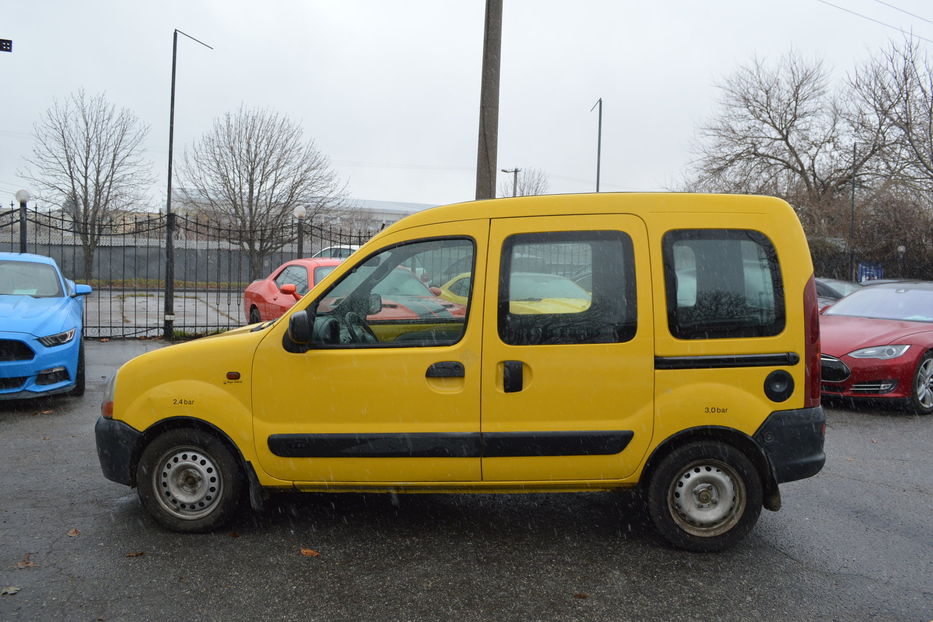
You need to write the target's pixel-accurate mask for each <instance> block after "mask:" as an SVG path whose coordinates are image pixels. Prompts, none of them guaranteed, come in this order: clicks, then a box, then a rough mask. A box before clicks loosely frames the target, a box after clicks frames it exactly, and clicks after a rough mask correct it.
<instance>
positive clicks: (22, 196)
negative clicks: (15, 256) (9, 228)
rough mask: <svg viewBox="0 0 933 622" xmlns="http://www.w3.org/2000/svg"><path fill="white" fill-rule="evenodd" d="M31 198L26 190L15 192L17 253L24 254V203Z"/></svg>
mask: <svg viewBox="0 0 933 622" xmlns="http://www.w3.org/2000/svg"><path fill="white" fill-rule="evenodd" d="M31 198H32V197H31V196H30V195H29V192H28V191H26V190H17V191H16V200H17V201H18V202H19V252H21V253H25V252H26V251H27V250H28V249H27V248H26V202H27V201H29V199H31Z"/></svg>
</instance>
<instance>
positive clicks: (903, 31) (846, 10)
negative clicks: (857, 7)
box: [816, 0, 933, 43]
mask: <svg viewBox="0 0 933 622" xmlns="http://www.w3.org/2000/svg"><path fill="white" fill-rule="evenodd" d="M816 1H817V2H819V3H821V4H825V5H827V6H831V7H833V8H834V9H839V10H840V11H845V12H846V13H851V14H852V15H855V16H856V17H861V18H862V19H867V20H868V21H870V22H874V23H876V24H880V25H881V26H884V27H885V28H890V29H891V30H896V31H898V32H899V33H901V34H902V35H907V36H908V37H914V38H916V39H920V40H922V41H926V42H927V43H933V39H927V38H926V37H921V36H920V35H915V34H914V33H912V32H907V31H906V30H904V29H903V28H899V27H897V26H892V25H891V24H886V23H884V22H882V21H879V20H877V19H875V18H874V17H868V16H867V15H863V14H861V13H856V12H855V11H852V10H850V9H847V8H845V7H841V6H839V5H838V4H833V3H832V2H827V1H826V0H816ZM876 1H878V0H876Z"/></svg>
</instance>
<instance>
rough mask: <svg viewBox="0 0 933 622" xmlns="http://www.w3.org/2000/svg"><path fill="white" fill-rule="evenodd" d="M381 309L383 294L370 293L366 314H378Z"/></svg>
mask: <svg viewBox="0 0 933 622" xmlns="http://www.w3.org/2000/svg"><path fill="white" fill-rule="evenodd" d="M380 311H382V296H380V295H379V294H370V295H369V309H367V310H366V315H376V314H377V313H379V312H380Z"/></svg>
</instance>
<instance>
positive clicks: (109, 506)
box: [0, 341, 933, 622]
mask: <svg viewBox="0 0 933 622" xmlns="http://www.w3.org/2000/svg"><path fill="white" fill-rule="evenodd" d="M160 345H161V344H160V343H159V342H153V341H127V342H122V341H112V342H109V343H99V342H89V343H88V346H87V353H88V379H89V382H88V391H87V394H86V395H85V396H84V397H83V398H71V397H57V398H49V399H44V400H38V401H31V402H18V403H11V402H0V591H7V592H12V591H15V592H16V593H14V594H8V595H0V620H2V621H4V622H5V621H9V620H88V621H95V620H257V619H266V620H451V619H456V620H459V621H465V620H574V621H576V620H645V619H658V620H703V621H706V620H749V619H762V620H866V619H873V620H898V621H902V620H918V621H920V620H922V621H924V622H926V621H929V620H931V619H933V451H931V450H933V417H925V418H917V417H914V416H909V415H905V414H903V413H887V412H882V411H878V410H867V409H861V410H856V411H850V410H843V409H839V408H829V409H827V416H828V432H827V442H826V448H827V455H828V461H827V465H826V467H825V468H824V470H823V471H822V472H821V473H820V474H819V475H817V476H816V477H814V478H811V479H807V480H803V481H799V482H793V483H790V484H785V485H783V486H782V487H781V489H782V494H783V501H784V508H783V509H782V510H781V511H780V512H777V513H772V512H768V511H764V512H762V516H761V519H760V520H759V522H758V525H757V527H756V528H755V529H754V530H753V531H752V533H751V535H750V536H749V537H748V538H747V539H746V540H745V541H744V542H742V543H741V544H739V546H737V547H736V548H734V549H732V550H730V551H727V552H725V553H721V554H716V555H700V554H691V553H685V552H681V551H677V550H673V549H671V548H669V547H668V546H666V545H665V544H664V543H663V541H662V540H661V539H660V537H659V536H657V535H656V534H655V532H654V531H653V529H652V527H651V525H650V523H649V522H648V519H647V518H646V516H645V514H644V510H643V508H642V507H641V505H640V503H639V502H638V500H637V499H636V498H635V497H634V496H633V495H630V494H622V493H590V494H575V495H537V494H535V495H504V496H493V495H475V496H469V495H451V496H445V495H435V494H431V495H409V496H398V497H394V496H390V495H376V494H371V495H362V494H332V495H324V494H314V495H297V494H296V495H283V496H279V497H276V498H275V500H274V502H273V503H272V504H271V505H270V507H269V508H268V509H267V510H266V511H265V512H264V513H262V514H259V515H256V514H253V513H252V512H250V511H249V510H246V511H244V512H243V513H242V514H241V515H240V516H239V517H238V518H237V519H236V520H235V521H234V522H233V524H231V525H230V526H229V527H227V528H226V529H224V530H223V531H220V532H218V533H214V534H209V535H179V534H174V533H170V532H166V531H163V530H162V529H161V528H159V527H158V526H157V525H156V524H155V523H154V521H152V520H151V519H149V517H148V516H147V515H146V514H145V513H144V512H143V510H142V508H141V506H140V504H139V502H138V500H137V497H136V494H135V490H131V489H129V488H127V487H124V486H121V485H119V484H115V483H112V482H109V481H107V480H105V479H104V478H103V476H102V475H101V472H100V467H99V464H98V461H97V455H96V451H95V447H94V434H93V426H94V422H95V420H96V419H97V415H98V405H99V401H100V392H101V389H102V386H103V383H104V380H105V379H106V377H108V376H109V374H110V373H112V371H113V370H114V369H115V368H116V366H117V365H119V364H120V363H122V362H123V361H125V360H127V359H128V358H130V357H131V356H133V355H135V354H137V353H139V352H142V351H144V350H145V349H151V348H155V347H160ZM302 549H305V550H306V553H307V554H302ZM313 553H316V555H314V554H313ZM10 588H18V590H15V589H10Z"/></svg>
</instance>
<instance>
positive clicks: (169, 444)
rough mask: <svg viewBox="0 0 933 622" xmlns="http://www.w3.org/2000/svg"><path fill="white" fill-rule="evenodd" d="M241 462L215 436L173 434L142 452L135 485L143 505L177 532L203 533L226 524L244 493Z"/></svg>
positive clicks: (185, 432) (186, 431) (194, 431)
mask: <svg viewBox="0 0 933 622" xmlns="http://www.w3.org/2000/svg"><path fill="white" fill-rule="evenodd" d="M242 473H243V472H242V470H241V469H240V465H239V462H238V461H237V459H236V457H235V456H234V455H233V453H232V452H231V451H230V450H229V449H228V448H227V446H226V445H225V444H224V443H223V442H222V441H221V440H220V439H219V438H217V437H216V436H214V435H212V434H209V433H207V432H203V431H201V430H197V429H192V428H184V429H175V430H169V431H168V432H165V433H164V434H161V435H160V436H158V437H156V438H155V439H154V440H153V441H152V442H151V443H149V445H147V446H146V448H145V450H143V453H142V456H141V457H140V459H139V465H138V466H137V469H136V485H137V488H138V493H139V500H140V501H141V502H142V504H143V507H145V508H146V510H148V511H149V513H150V514H152V516H153V517H154V518H155V519H156V520H157V521H158V522H159V523H160V524H162V525H163V526H164V527H167V528H168V529H171V530H172V531H182V532H203V531H210V530H212V529H216V528H218V527H220V526H222V525H223V524H224V523H225V522H227V521H228V520H229V519H230V518H231V517H232V516H233V515H234V514H235V513H236V510H237V506H238V505H239V503H240V499H241V498H242V492H243V474H242Z"/></svg>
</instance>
